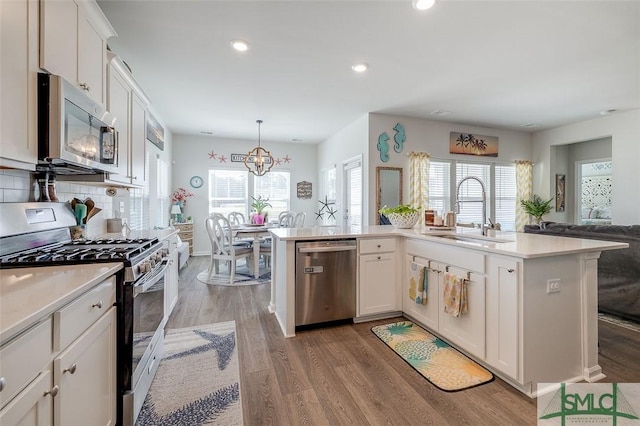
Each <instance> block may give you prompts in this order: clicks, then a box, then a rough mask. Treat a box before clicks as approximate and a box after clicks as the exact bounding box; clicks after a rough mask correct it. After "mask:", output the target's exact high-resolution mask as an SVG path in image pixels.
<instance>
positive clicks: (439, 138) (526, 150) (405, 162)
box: [368, 114, 531, 223]
mask: <svg viewBox="0 0 640 426" xmlns="http://www.w3.org/2000/svg"><path fill="white" fill-rule="evenodd" d="M396 123H400V124H402V125H403V126H404V128H405V133H406V142H405V144H404V149H403V150H402V152H401V153H399V154H398V153H396V152H395V151H394V150H393V148H391V149H390V151H389V156H390V158H389V161H388V162H386V163H385V162H383V161H382V160H381V159H380V153H379V151H378V149H377V148H376V146H377V144H378V136H379V135H380V134H381V133H382V132H387V134H388V135H389V137H390V138H391V140H390V142H391V145H393V135H394V134H395V131H394V130H393V126H395V125H396ZM450 132H462V133H474V134H480V135H484V136H497V137H498V157H475V156H471V155H459V154H449V133H450ZM411 151H416V152H427V153H429V154H430V155H431V157H432V158H439V159H464V160H468V161H473V160H476V161H490V162H500V163H510V162H513V161H515V160H529V159H531V135H530V134H529V133H526V132H514V131H509V130H500V129H491V128H486V127H476V126H469V125H465V124H455V123H447V122H443V121H435V120H426V119H421V118H413V117H402V116H395V115H387V114H370V120H369V155H368V157H369V174H370V176H371V179H370V182H371V185H370V190H369V191H368V193H369V194H370V202H369V220H370V223H375V218H376V215H377V213H376V211H375V210H376V209H375V207H376V206H375V203H376V197H375V191H376V188H375V172H376V167H378V166H384V167H402V168H403V169H404V171H403V184H404V188H403V193H404V194H405V195H404V200H403V203H405V204H407V203H409V158H408V156H407V155H408V153H409V152H411Z"/></svg>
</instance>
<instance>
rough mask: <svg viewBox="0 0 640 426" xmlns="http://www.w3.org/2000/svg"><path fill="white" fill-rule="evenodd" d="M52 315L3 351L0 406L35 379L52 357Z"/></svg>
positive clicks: (0, 364) (0, 366)
mask: <svg viewBox="0 0 640 426" xmlns="http://www.w3.org/2000/svg"><path fill="white" fill-rule="evenodd" d="M51 336H52V332H51V318H48V319H47V320H46V321H44V322H42V323H41V324H39V325H37V326H35V327H34V328H32V329H31V330H29V331H27V332H26V333H25V334H24V335H22V336H20V337H18V338H17V339H16V340H14V341H13V342H12V343H10V344H8V345H7V346H5V347H3V348H2V349H1V350H0V377H2V378H3V379H4V387H3V389H2V391H0V407H1V406H4V405H5V403H7V402H9V401H10V400H11V398H13V397H14V396H16V395H17V394H18V392H20V391H21V390H22V389H23V388H24V387H25V386H27V385H28V384H29V382H30V381H31V380H33V379H34V378H35V377H36V376H38V374H39V373H40V371H41V370H42V369H43V367H45V365H47V363H48V362H49V361H50V360H51V348H52V343H51Z"/></svg>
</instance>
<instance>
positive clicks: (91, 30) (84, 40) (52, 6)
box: [40, 0, 116, 105]
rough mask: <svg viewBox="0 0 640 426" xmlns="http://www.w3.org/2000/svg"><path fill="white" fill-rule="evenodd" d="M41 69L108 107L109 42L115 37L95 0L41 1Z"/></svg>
mask: <svg viewBox="0 0 640 426" xmlns="http://www.w3.org/2000/svg"><path fill="white" fill-rule="evenodd" d="M40 14H41V16H40V68H42V69H44V70H46V71H48V72H50V73H52V74H57V75H60V76H62V77H63V78H64V79H66V80H68V81H69V82H71V83H74V84H76V85H77V86H78V87H79V88H80V89H82V90H83V91H85V92H86V93H87V95H88V96H89V97H90V98H92V99H93V100H95V101H96V102H98V103H100V104H103V105H104V104H105V93H106V90H105V89H106V67H107V42H106V41H107V39H108V38H109V37H113V36H115V35H116V33H115V31H114V29H113V27H112V26H111V24H109V21H108V20H107V18H106V17H105V16H104V14H103V13H102V11H101V10H100V8H99V7H98V5H97V3H96V2H95V1H93V0H78V1H74V0H40Z"/></svg>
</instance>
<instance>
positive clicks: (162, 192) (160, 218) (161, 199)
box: [156, 158, 171, 227]
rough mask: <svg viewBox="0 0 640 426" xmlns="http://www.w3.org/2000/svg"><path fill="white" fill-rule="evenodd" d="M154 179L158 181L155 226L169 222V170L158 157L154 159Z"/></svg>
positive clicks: (165, 224) (161, 225)
mask: <svg viewBox="0 0 640 426" xmlns="http://www.w3.org/2000/svg"><path fill="white" fill-rule="evenodd" d="M156 167H157V169H156V181H157V183H158V213H157V216H156V226H159V227H163V226H167V224H168V223H169V211H170V209H171V208H170V206H171V200H170V199H169V196H170V194H169V171H168V168H167V163H166V162H165V161H164V160H162V159H160V158H158V159H157V161H156Z"/></svg>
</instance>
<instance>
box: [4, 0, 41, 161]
mask: <svg viewBox="0 0 640 426" xmlns="http://www.w3.org/2000/svg"><path fill="white" fill-rule="evenodd" d="M0 51H2V61H0V91H1V93H0V110H1V111H2V114H1V115H0V140H1V141H2V150H0V167H12V168H19V169H24V170H35V165H36V163H37V162H38V157H37V156H38V139H37V137H38V135H37V110H36V108H37V72H38V2H37V1H36V0H17V1H0Z"/></svg>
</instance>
